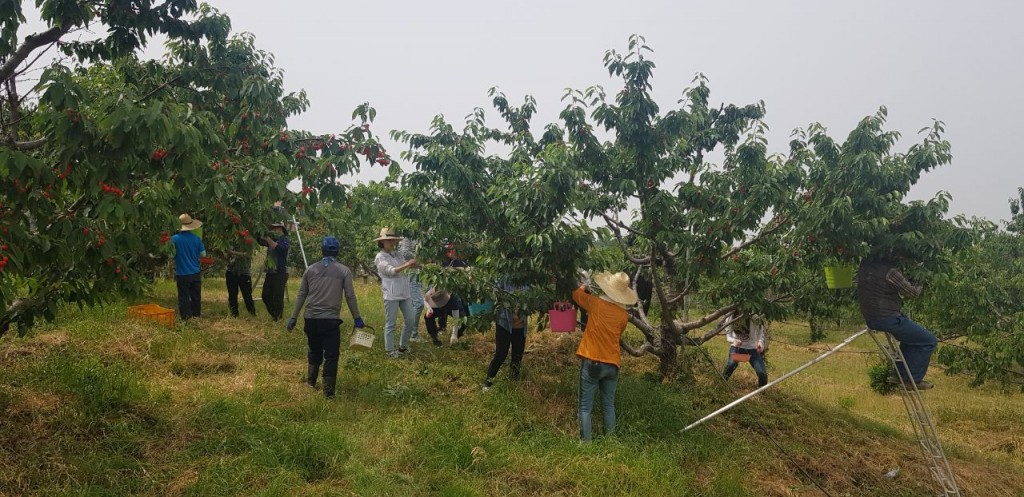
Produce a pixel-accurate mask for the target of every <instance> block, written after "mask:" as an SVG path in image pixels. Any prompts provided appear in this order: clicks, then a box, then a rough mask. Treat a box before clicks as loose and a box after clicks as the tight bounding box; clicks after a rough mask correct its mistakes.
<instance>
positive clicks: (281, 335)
mask: <svg viewBox="0 0 1024 497" xmlns="http://www.w3.org/2000/svg"><path fill="white" fill-rule="evenodd" d="M297 283H298V281H297V279H296V278H293V279H292V281H291V284H292V288H291V295H295V286H296V285H297ZM204 284H205V287H204V312H203V317H202V318H201V319H200V320H197V321H193V322H189V323H187V324H179V325H178V326H176V327H175V328H174V329H167V328H161V327H159V326H156V325H152V324H147V323H143V322H137V321H128V320H125V319H124V312H125V307H126V306H127V303H126V304H124V305H112V306H107V307H105V308H102V309H90V310H86V311H85V312H79V311H78V310H77V309H69V310H65V311H64V312H63V313H62V314H61V315H60V317H59V318H58V320H57V322H55V323H53V324H52V325H48V326H46V327H42V328H40V329H38V330H36V332H34V333H33V335H32V336H29V337H27V338H25V339H13V338H12V339H5V340H4V341H3V342H0V361H2V362H0V374H2V376H3V378H4V381H3V382H2V383H0V420H2V421H0V495H3V496H6V495H19V496H20V495H189V496H206V495H210V496H214V495H216V496H219V495H246V496H248V495H265V496H276V495H381V496H391V495H445V496H471V495H472V496H477V495H495V496H497V495H501V496H505V495H513V496H515V495H522V496H527V495H529V496H532V495H583V496H589V495H652V496H657V495H666V496H680V495H682V496H687V495H693V496H698V495H699V496H718V495H720V496H744V495H820V492H818V490H817V489H816V488H815V486H814V484H815V483H816V484H818V485H822V486H823V487H825V488H826V489H829V491H830V492H831V493H833V494H834V495H872V496H874V495H881V496H885V495H894V496H895V495H931V494H932V486H931V482H930V479H929V476H928V474H927V468H926V467H925V466H924V463H923V461H922V460H921V458H920V452H919V450H918V449H917V447H916V445H915V444H916V442H915V441H914V440H913V438H912V436H911V431H910V428H909V423H908V422H907V421H906V417H905V416H906V415H905V413H904V412H903V411H902V409H903V408H902V404H901V403H900V401H899V399H898V397H895V396H888V397H885V396H880V395H878V394H877V393H874V392H872V391H871V389H870V387H869V379H868V376H867V370H868V368H869V366H870V364H871V363H872V361H873V360H874V358H875V356H873V355H871V354H867V353H849V354H836V355H835V356H834V357H833V360H829V361H824V362H822V363H820V364H818V365H816V366H814V368H812V369H809V370H808V372H807V373H806V374H802V375H798V376H796V377H794V378H793V379H791V380H790V381H787V382H785V383H783V384H782V385H780V386H779V387H778V388H777V389H775V390H774V391H770V392H768V393H767V394H764V395H763V396H759V397H756V398H754V399H752V400H751V401H749V402H748V403H746V404H744V405H742V406H740V407H738V408H737V409H735V410H733V411H730V412H729V413H726V414H724V415H722V416H720V417H718V418H716V419H714V420H712V421H711V422H709V423H708V424H707V425H706V426H704V427H701V428H698V429H695V430H691V431H688V432H681V431H680V430H681V429H682V428H683V427H684V426H686V425H687V424H689V423H690V422H692V421H693V420H695V419H697V418H699V417H701V416H703V415H704V414H706V413H708V412H710V411H712V410H714V409H715V408H717V407H719V406H721V405H723V404H724V403H726V402H728V401H730V400H732V399H733V398H735V397H736V396H738V395H740V394H742V393H745V392H746V391H749V389H751V388H753V387H754V386H755V382H756V380H755V378H754V375H753V373H752V371H750V370H749V368H748V367H745V366H744V367H741V368H740V369H739V370H738V371H737V372H736V374H735V375H734V376H733V378H732V380H731V381H730V382H729V383H725V382H723V381H722V380H721V379H720V378H718V377H717V369H718V368H720V367H721V365H722V364H721V363H722V358H724V355H725V352H726V347H725V344H724V343H723V341H721V340H716V341H713V342H712V343H711V344H709V346H708V349H709V352H710V353H711V355H712V357H713V358H714V359H715V361H716V364H715V365H714V367H711V366H708V365H707V364H706V362H704V360H703V359H702V358H701V357H700V356H699V355H696V354H693V353H692V351H689V352H688V353H687V354H686V355H685V360H686V361H687V362H688V363H689V364H691V365H692V372H693V376H692V377H682V378H680V379H679V380H677V381H674V382H670V383H666V384H663V383H661V382H660V378H659V377H658V375H657V373H656V372H657V364H656V362H655V361H654V360H653V359H652V358H649V357H647V358H639V359H635V358H625V359H624V361H623V368H622V372H621V375H620V383H619V390H618V402H617V405H618V415H619V417H618V430H617V435H616V436H614V437H608V436H605V435H604V434H603V428H602V427H601V421H600V419H601V416H600V412H597V413H595V417H594V419H595V429H596V435H597V436H596V438H595V440H594V442H592V443H589V444H583V443H580V442H579V440H578V426H577V423H576V413H575V409H576V400H577V399H576V388H577V384H576V382H577V381H578V361H577V359H576V358H575V356H574V351H575V346H576V344H577V342H578V339H579V335H578V334H576V335H558V336H556V335H554V334H551V333H546V332H531V333H530V336H529V339H528V340H529V342H528V353H527V354H526V358H525V360H524V374H523V377H522V379H520V380H518V381H512V380H510V379H508V378H507V376H506V374H507V366H506V367H505V368H504V369H503V372H502V374H500V375H499V381H498V383H497V384H496V386H495V387H494V388H493V389H491V390H490V391H487V392H484V391H482V390H481V388H480V387H481V384H482V381H483V376H484V368H485V367H486V364H487V362H488V360H489V358H490V354H491V351H492V350H493V334H492V333H493V332H487V333H477V334H472V335H470V336H469V337H467V338H465V339H464V340H463V343H462V344H461V345H460V346H457V347H450V346H448V345H447V344H446V345H445V346H443V347H439V348H435V347H433V346H431V345H430V344H427V343H416V344H413V353H412V355H411V357H409V358H407V359H403V360H391V359H388V358H386V357H385V355H384V354H383V352H382V351H381V350H380V345H379V344H380V338H378V347H377V349H376V350H372V351H370V352H365V353H359V352H351V351H348V350H344V351H343V352H342V357H341V362H340V369H339V384H338V395H337V397H336V398H335V399H334V400H326V399H324V398H323V396H322V395H321V394H320V392H319V391H315V390H312V389H310V388H309V387H308V386H306V385H305V384H304V383H303V381H302V380H303V375H304V373H305V366H304V363H305V347H306V346H305V339H304V336H303V335H302V334H301V332H298V331H296V332H293V333H287V332H286V331H285V330H284V328H283V324H282V323H279V322H278V323H274V322H272V321H270V320H269V319H268V318H266V317H265V316H266V313H265V311H264V310H263V309H262V306H261V304H260V303H257V306H258V310H259V311H260V316H259V317H256V318H249V317H243V318H239V319H233V318H230V317H229V316H228V313H227V307H226V296H225V294H224V291H223V290H222V288H223V281H220V280H216V279H209V280H206V282H205V283H204ZM357 291H358V295H359V299H360V301H359V304H360V308H361V310H362V312H363V316H364V318H365V319H366V320H367V322H368V323H369V324H371V325H373V326H375V327H376V328H377V329H378V330H379V329H381V328H382V326H380V324H381V323H382V321H383V311H382V305H381V302H380V293H379V289H378V288H376V287H375V286H373V285H365V284H360V285H358V289H357ZM173 292H174V289H173V285H171V284H168V283H162V284H160V285H158V286H157V290H156V293H155V294H154V296H153V298H152V301H155V302H157V303H161V304H162V305H165V306H170V307H173V300H174V293H173ZM289 309H290V308H289ZM343 317H344V318H345V320H346V327H345V331H346V333H348V332H349V331H351V328H350V324H349V323H348V321H349V317H348V315H347V310H346V311H345V314H344V316H343ZM848 331H850V330H844V331H842V332H835V331H834V332H831V333H830V335H829V337H828V338H827V340H828V341H829V342H831V343H834V342H836V341H838V340H839V339H841V337H842V336H845V334H846V333H847V332H848ZM807 334H808V331H807V330H806V329H803V328H801V327H800V326H786V325H777V326H776V337H777V338H779V339H780V340H781V341H783V342H787V343H789V344H791V345H784V344H782V343H777V344H774V345H773V347H772V351H771V353H770V354H769V372H770V374H771V375H772V376H778V375H779V374H782V373H783V372H785V371H788V370H790V369H792V368H794V367H796V366H798V365H800V364H803V363H804V362H806V361H808V360H810V359H811V358H813V357H814V356H815V355H817V353H818V352H816V351H813V350H809V348H813V347H820V346H819V345H812V344H809V343H808V341H807V339H806V335H807ZM633 338H634V339H635V336H634V337H633ZM873 346H874V345H873V343H870V341H866V342H858V343H855V344H854V345H852V346H851V347H850V350H851V352H871V350H872V347H873ZM932 376H933V377H935V382H936V383H937V385H938V386H937V388H936V389H935V390H932V391H929V392H927V393H926V394H925V395H926V399H927V401H928V402H929V404H930V406H931V408H932V412H933V414H934V416H935V421H936V422H937V425H938V428H939V431H940V435H941V436H942V437H943V441H944V442H947V446H948V447H949V449H950V453H951V454H952V455H953V457H954V462H953V464H954V468H955V469H956V470H957V472H958V475H960V476H961V479H962V484H963V485H962V486H963V488H965V491H967V492H969V494H971V495H979V494H989V495H1022V494H1021V492H1022V491H1021V488H1022V485H1021V483H1020V482H1019V481H1018V479H1019V474H1020V473H1021V471H1024V455H1022V453H1024V448H1022V446H1021V436H1020V434H1021V433H1024V430H1022V428H1024V421H1022V419H1024V416H1022V414H1024V402H1022V401H1021V399H1020V398H1018V397H1008V396H1004V395H1002V394H998V393H996V392H995V391H993V390H990V389H984V388H983V389H977V390H969V389H967V388H966V387H965V385H966V384H965V382H964V381H963V380H960V379H958V378H955V377H942V376H940V375H938V374H937V372H934V371H933V372H932ZM776 443H778V444H781V449H780V448H779V447H777V446H776V445H775V444H776ZM894 467H898V468H900V469H901V471H900V474H899V476H898V477H896V478H894V479H889V478H886V477H884V476H883V475H884V474H885V473H886V472H888V471H889V470H890V469H892V468H894Z"/></svg>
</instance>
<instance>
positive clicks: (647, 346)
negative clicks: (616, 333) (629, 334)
mask: <svg viewBox="0 0 1024 497" xmlns="http://www.w3.org/2000/svg"><path fill="white" fill-rule="evenodd" d="M619 346H620V347H622V350H625V351H626V353H627V354H629V355H631V356H633V357H640V356H642V355H644V354H646V353H648V352H650V353H652V354H654V355H658V352H655V350H656V349H655V348H654V346H652V345H651V343H650V342H644V344H643V345H641V346H640V348H636V349H635V348H633V346H631V345H630V344H628V343H626V341H625V340H623V339H621V338H619ZM659 352H660V351H659Z"/></svg>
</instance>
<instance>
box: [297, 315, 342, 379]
mask: <svg viewBox="0 0 1024 497" xmlns="http://www.w3.org/2000/svg"><path fill="white" fill-rule="evenodd" d="M302 329H303V331H305V332H306V343H307V344H308V345H309V353H308V354H307V355H306V357H307V360H308V362H309V364H310V365H311V366H319V365H320V364H323V365H324V369H323V377H324V378H333V377H335V376H338V356H339V355H340V354H341V352H340V349H341V320H340V319H308V318H307V319H306V320H305V324H304V325H303V328H302Z"/></svg>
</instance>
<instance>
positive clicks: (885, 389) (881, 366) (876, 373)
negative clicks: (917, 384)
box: [868, 359, 899, 395]
mask: <svg viewBox="0 0 1024 497" xmlns="http://www.w3.org/2000/svg"><path fill="white" fill-rule="evenodd" d="M895 374H896V369H895V368H893V366H892V364H889V362H888V361H886V360H885V359H879V360H878V361H877V362H876V363H875V364H874V365H872V366H871V367H870V368H868V379H869V380H870V382H871V389H872V390H874V391H875V392H878V393H879V394H882V395H889V394H891V393H893V392H895V391H896V389H897V388H899V387H898V385H896V383H894V382H893V381H892V379H891V378H892V376H893V375H895Z"/></svg>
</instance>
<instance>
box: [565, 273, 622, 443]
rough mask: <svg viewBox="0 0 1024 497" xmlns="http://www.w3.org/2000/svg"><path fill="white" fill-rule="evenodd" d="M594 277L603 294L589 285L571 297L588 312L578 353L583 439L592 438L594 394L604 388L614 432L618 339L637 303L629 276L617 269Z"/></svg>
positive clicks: (608, 424) (608, 427) (608, 425)
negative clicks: (594, 291)
mask: <svg viewBox="0 0 1024 497" xmlns="http://www.w3.org/2000/svg"><path fill="white" fill-rule="evenodd" d="M593 280H594V282H595V283H597V286H598V288H600V289H601V291H602V292H604V295H602V296H600V297H597V296H594V295H591V294H590V292H589V290H588V289H587V287H586V285H581V286H580V287H579V288H577V289H576V290H575V291H573V292H572V298H573V300H575V301H576V304H578V305H579V306H580V307H581V308H583V310H585V311H587V314H588V318H587V327H586V328H585V329H584V330H583V339H582V340H581V341H580V346H579V348H577V349H576V356H577V357H579V358H580V359H581V362H580V390H579V418H580V438H581V439H582V440H583V441H585V442H586V441H589V440H590V432H591V413H592V412H593V409H594V396H595V395H596V394H597V391H598V390H600V391H601V406H602V412H604V432H605V434H606V435H612V434H614V433H615V387H616V386H617V385H618V382H619V364H620V358H619V356H620V353H621V349H620V346H619V338H620V337H621V336H622V332H623V331H625V329H626V325H627V324H629V308H630V307H632V306H634V305H636V303H637V300H638V299H637V294H636V290H633V289H632V288H630V287H629V276H628V275H627V274H626V273H623V272H618V273H615V274H611V273H598V274H596V275H594V277H593Z"/></svg>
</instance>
